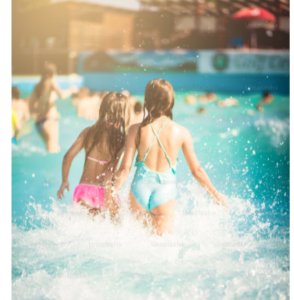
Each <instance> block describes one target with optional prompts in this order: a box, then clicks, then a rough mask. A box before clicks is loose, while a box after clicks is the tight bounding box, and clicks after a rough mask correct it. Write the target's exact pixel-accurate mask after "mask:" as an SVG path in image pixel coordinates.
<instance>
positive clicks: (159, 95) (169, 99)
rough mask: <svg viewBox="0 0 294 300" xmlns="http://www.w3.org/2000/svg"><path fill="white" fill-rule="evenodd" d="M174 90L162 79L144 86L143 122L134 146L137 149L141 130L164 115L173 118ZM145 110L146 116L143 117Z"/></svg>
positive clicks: (154, 80)
mask: <svg viewBox="0 0 294 300" xmlns="http://www.w3.org/2000/svg"><path fill="white" fill-rule="evenodd" d="M174 103H175V101H174V89H173V87H172V85H171V84H170V83H169V82H168V81H166V80H163V79H153V80H151V81H150V82H148V84H147V85H146V88H145V100H144V107H143V111H144V117H143V122H142V123H141V125H140V128H139V130H138V135H137V138H136V146H137V147H138V146H139V144H140V139H141V129H142V128H143V127H144V126H146V125H147V124H149V123H152V122H154V121H155V120H156V119H158V118H159V117H161V116H162V115H165V116H167V117H169V118H170V119H172V118H173V114H172V109H173V107H174ZM145 108H146V110H147V112H148V115H147V116H146V117H145Z"/></svg>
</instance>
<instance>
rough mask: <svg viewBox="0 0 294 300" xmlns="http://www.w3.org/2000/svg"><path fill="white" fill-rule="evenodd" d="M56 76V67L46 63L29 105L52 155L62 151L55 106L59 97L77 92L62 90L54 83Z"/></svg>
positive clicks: (74, 89) (75, 90)
mask: <svg viewBox="0 0 294 300" xmlns="http://www.w3.org/2000/svg"><path fill="white" fill-rule="evenodd" d="M56 74H57V69H56V66H55V65H54V64H52V63H49V62H46V63H45V64H44V67H43V70H42V74H41V81H40V82H39V83H38V84H37V85H36V86H35V88H34V90H33V93H32V95H31V97H30V105H29V106H30V111H31V114H32V116H33V117H34V118H35V122H36V127H37V130H38V132H39V134H40V135H41V137H42V138H43V140H44V141H45V143H46V147H47V151H48V152H51V153H57V152H59V151H60V147H59V141H58V139H59V121H58V120H59V118H60V114H59V113H58V111H57V108H56V106H55V102H56V100H57V98H58V97H57V96H59V97H60V98H61V99H65V98H68V97H69V96H71V95H72V94H73V93H75V92H77V89H76V88H75V87H73V88H69V89H67V90H65V91H62V90H60V89H59V87H58V86H57V84H56V83H55V82H54V77H55V76H56Z"/></svg>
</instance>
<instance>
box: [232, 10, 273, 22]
mask: <svg viewBox="0 0 294 300" xmlns="http://www.w3.org/2000/svg"><path fill="white" fill-rule="evenodd" d="M233 19H234V20H247V21H254V20H265V21H275V20H276V17H275V16H274V15H273V14H272V13H270V12H269V11H267V10H266V9H263V8H260V7H247V8H242V9H240V10H239V11H237V12H236V13H234V14H233Z"/></svg>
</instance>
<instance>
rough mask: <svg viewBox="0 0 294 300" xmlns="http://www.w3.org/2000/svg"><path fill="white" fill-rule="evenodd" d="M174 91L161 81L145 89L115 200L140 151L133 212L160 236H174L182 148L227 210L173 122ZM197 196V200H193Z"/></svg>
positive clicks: (189, 139) (205, 185) (198, 175)
mask: <svg viewBox="0 0 294 300" xmlns="http://www.w3.org/2000/svg"><path fill="white" fill-rule="evenodd" d="M173 106H174V90H173V87H172V85H171V84H170V83H169V82H168V81H166V80H163V79H154V80H152V81H150V82H149V83H148V84H147V86H146V89H145V101H144V109H143V111H144V112H145V109H146V111H147V112H148V115H147V116H146V115H144V119H143V122H142V123H139V124H135V125H133V126H131V127H130V130H129V134H128V138H127V142H126V150H125V154H124V158H123V161H122V163H121V166H120V169H119V171H118V172H117V174H116V181H115V188H114V193H113V197H116V195H117V193H118V191H119V190H120V189H121V188H122V186H123V185H124V183H125V181H126V179H127V177H128V175H129V173H130V170H131V167H132V163H133V159H134V157H135V154H136V152H137V151H138V155H137V158H136V164H135V166H136V167H137V171H136V173H135V176H134V179H133V182H132V185H131V191H130V206H131V210H132V211H133V212H134V213H136V214H137V215H139V216H144V215H146V214H148V215H149V216H150V217H151V221H152V225H153V229H154V231H155V232H156V233H157V234H158V235H162V234H163V233H165V232H171V231H172V227H173V223H174V216H175V198H176V194H177V184H176V183H177V180H176V165H177V157H178V154H179V151H180V149H182V150H183V153H184V156H185V159H186V161H187V164H188V166H189V168H190V171H191V173H192V175H193V177H194V178H195V179H196V180H197V181H198V182H199V183H200V185H201V186H202V187H203V188H204V189H205V190H206V191H207V193H208V194H209V195H210V196H211V197H212V199H213V201H214V202H215V203H216V204H219V205H224V206H226V205H227V204H226V197H225V196H224V195H222V194H221V193H219V192H218V191H217V190H216V189H215V187H214V186H213V184H212V183H211V181H210V180H209V178H208V176H207V174H206V172H205V171H204V169H203V168H202V167H201V165H200V163H199V161H198V159H197V157H196V154H195V152H194V147H193V139H192V136H191V133H190V132H189V130H188V129H186V128H184V127H183V126H181V125H179V124H177V123H176V122H174V121H173V120H172V117H173V115H172V109H173ZM195 196H197V195H195Z"/></svg>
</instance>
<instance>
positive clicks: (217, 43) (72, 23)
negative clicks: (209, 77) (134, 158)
mask: <svg viewBox="0 0 294 300" xmlns="http://www.w3.org/2000/svg"><path fill="white" fill-rule="evenodd" d="M249 7H258V8H261V9H263V11H262V14H261V15H259V14H258V12H257V14H256V12H254V11H252V12H251V15H245V16H244V15H243V16H239V17H238V16H237V17H236V16H234V14H236V13H237V12H238V11H240V10H241V9H244V8H249ZM176 49H177V50H179V49H182V50H202V49H205V50H207V49H211V50H216V49H238V50H240V49H242V51H245V50H246V51H252V50H253V49H255V50H256V49H258V50H261V49H267V50H268V49H283V50H288V49H289V1H286V0H263V1H259V0H247V1H245V0H234V1H231V0H126V1H117V0H109V1H106V0H75V1H66V0H12V72H13V75H21V74H26V75H29V74H39V73H40V68H41V66H42V64H43V62H44V60H50V61H52V62H54V63H56V64H57V66H58V68H59V73H60V74H71V73H77V72H78V58H79V56H80V54H81V53H84V52H87V51H95V52H96V53H99V54H101V60H104V56H103V52H104V51H108V50H116V51H124V52H125V51H127V52H129V51H138V50H140V51H154V50H176ZM109 60H110V59H109ZM107 62H108V61H107ZM107 62H104V64H103V65H102V66H98V65H97V66H95V67H96V70H97V71H99V70H100V71H105V69H107V67H108V69H109V68H110V67H111V66H106V64H107ZM110 63H111V62H110V61H109V62H108V64H110ZM140 67H141V66H140V65H139V66H138V68H140ZM187 67H189V64H188V65H187ZM193 67H194V66H193ZM141 69H142V71H143V69H144V68H143V67H142V68H141ZM183 69H184V66H183ZM195 69H196V70H197V66H195ZM200 71H201V70H200Z"/></svg>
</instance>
